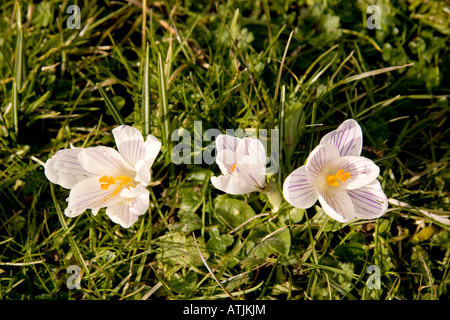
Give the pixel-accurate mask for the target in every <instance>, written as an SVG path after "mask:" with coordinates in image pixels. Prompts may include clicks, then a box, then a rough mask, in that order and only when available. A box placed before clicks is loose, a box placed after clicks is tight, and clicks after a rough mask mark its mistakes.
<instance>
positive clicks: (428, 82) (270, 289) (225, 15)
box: [0, 0, 450, 300]
mask: <svg viewBox="0 0 450 320" xmlns="http://www.w3.org/2000/svg"><path fill="white" fill-rule="evenodd" d="M71 4H77V5H79V6H80V7H81V9H82V10H81V19H80V22H81V29H79V30H78V29H69V28H68V27H67V19H68V18H69V16H70V14H68V13H66V8H67V6H68V5H71ZM370 4H373V3H372V2H365V1H360V2H358V3H357V4H354V3H352V2H347V1H332V0H329V1H317V2H313V1H290V0H286V1H282V0H279V1H267V0H262V1H239V0H229V1H224V2H220V3H218V4H216V3H215V2H213V1H167V2H162V1H160V2H153V1H147V8H146V9H145V10H144V8H143V7H142V3H141V2H137V1H116V2H111V1H105V2H103V1H74V2H73V3H72V2H70V1H52V0H49V1H42V2H39V3H38V4H35V3H33V2H31V1H22V2H16V1H12V0H3V1H1V3H0V7H1V10H0V12H1V13H0V49H1V50H0V98H1V100H0V116H1V117H0V148H1V151H0V152H1V155H0V299H5V300H9V299H151V300H156V299H176V300H182V299H247V300H255V299H280V300H286V299H294V300H298V299H300V300H308V299H410V300H421V299H446V298H447V299H448V297H449V289H450V287H449V284H450V279H449V264H450V221H449V218H448V216H449V215H450V201H449V189H448V186H449V185H450V183H449V180H450V171H449V162H450V148H449V137H450V134H449V133H450V132H449V126H448V121H449V120H448V117H449V115H450V107H449V103H448V98H449V95H450V90H449V87H448V83H449V78H448V75H449V72H450V70H449V66H450V63H449V62H450V61H449V48H450V46H449V35H450V28H449V21H450V19H449V13H448V12H449V6H448V4H446V3H445V2H444V1H429V2H422V1H393V2H392V3H388V2H387V1H378V5H380V7H381V8H382V16H381V27H382V29H380V30H369V29H367V28H366V25H365V21H366V19H367V17H368V15H367V13H366V8H367V6H368V5H370ZM395 66H399V67H401V68H398V69H395V70H394V69H386V68H390V67H395ZM348 118H354V119H356V120H357V121H358V122H359V123H360V124H361V127H362V129H363V133H364V150H363V155H364V156H366V157H368V158H371V159H373V160H374V161H375V162H376V164H377V165H378V166H380V169H381V171H380V177H379V180H380V181H381V183H382V186H383V189H384V191H385V193H386V195H387V196H388V198H390V199H393V200H391V204H390V207H389V209H388V212H387V213H386V215H384V216H383V217H381V218H379V219H377V220H375V221H363V220H358V221H354V222H352V223H347V224H341V223H337V222H334V221H333V220H331V219H327V218H326V215H324V214H323V212H322V210H321V209H320V207H319V206H314V207H312V208H310V209H307V210H296V209H293V208H292V207H290V206H288V204H287V203H283V204H282V206H281V208H280V210H279V211H278V212H276V213H272V212H271V204H270V203H269V202H268V201H267V196H265V195H262V194H256V193H253V194H250V195H248V196H229V195H224V194H223V193H222V192H220V191H218V190H216V189H214V188H213V187H212V185H211V184H210V183H209V178H210V177H211V176H212V175H217V174H218V173H219V169H218V167H217V166H216V165H215V164H212V165H207V164H204V163H203V164H191V165H189V164H181V165H175V164H174V163H172V161H171V150H172V148H173V146H174V144H176V143H177V142H173V141H171V134H172V132H173V131H174V130H175V129H178V128H184V129H186V130H188V131H189V132H190V134H191V136H192V137H193V136H194V121H202V129H203V131H206V130H207V129H210V128H217V129H219V130H221V131H222V132H225V130H226V129H238V128H239V129H256V130H258V129H268V130H269V129H280V130H281V135H280V137H281V146H282V149H281V155H280V156H281V157H280V159H281V161H280V171H279V172H278V173H277V174H276V175H274V176H271V177H270V179H271V180H272V181H274V182H276V183H278V184H280V182H281V183H282V182H283V181H284V179H285V178H286V177H287V175H288V174H289V173H290V172H292V170H294V169H295V168H297V167H299V166H300V165H301V164H303V163H304V161H305V160H306V157H307V156H308V154H309V152H310V151H311V150H312V149H313V148H314V146H315V145H316V144H317V143H318V142H319V140H320V138H321V137H322V136H323V135H324V134H325V133H327V132H329V131H330V130H332V129H334V128H336V127H337V126H338V125H339V124H340V123H341V122H342V121H344V120H345V119H348ZM121 123H126V124H129V125H134V126H135V127H137V128H139V129H140V130H141V131H142V132H143V133H151V134H154V135H155V136H157V137H158V138H159V139H160V140H161V141H162V143H163V146H162V150H161V153H160V155H159V156H158V158H157V160H156V162H155V164H154V166H153V167H152V187H151V188H150V193H151V205H150V208H149V211H148V212H147V213H146V214H145V215H143V216H141V217H140V218H139V220H138V221H137V222H136V224H135V225H133V226H132V227H131V228H129V229H124V228H121V227H120V226H119V225H116V224H114V223H112V222H111V221H110V220H109V219H108V218H107V216H106V215H105V214H104V210H101V211H100V213H99V214H98V215H97V216H93V215H92V214H91V213H90V211H89V212H85V213H84V214H82V215H80V216H79V217H77V218H73V219H71V218H68V217H66V216H64V214H63V213H62V212H63V210H64V209H65V207H66V205H67V203H66V201H65V199H66V198H67V196H68V190H66V189H63V188H61V187H59V186H56V185H53V186H52V185H50V183H49V181H48V180H47V179H46V177H45V175H44V171H43V167H42V164H43V163H44V162H45V161H46V160H47V159H48V158H49V157H50V156H51V155H52V154H53V153H54V152H56V151H57V150H60V149H63V148H68V147H69V146H70V144H73V145H74V146H77V147H90V146H96V145H105V146H111V147H113V146H114V140H113V138H112V135H111V130H112V129H113V128H114V127H115V126H117V125H118V124H121ZM201 134H203V132H202V133H201ZM269 138H270V137H269ZM210 143H211V141H203V145H202V147H203V148H206V147H207V146H208V145H209V144H210ZM268 145H269V146H270V144H268ZM192 147H193V148H192V150H193V153H194V154H193V155H192V158H194V156H195V152H198V151H199V150H197V149H196V148H194V145H192ZM235 210H237V211H238V212H239V213H241V214H240V215H239V216H236V215H234V214H233V212H236V211H235ZM433 215H436V216H433ZM430 226H433V227H430ZM70 265H77V266H79V267H80V269H81V272H82V274H81V275H82V280H81V289H74V290H70V289H68V287H67V285H66V281H67V279H68V277H69V276H70V275H69V274H67V273H66V270H67V268H68V267H69V266H70ZM371 265H376V266H378V267H379V268H380V272H381V288H380V289H369V288H368V287H367V285H366V283H367V281H368V279H369V277H370V274H369V273H367V269H368V268H369V266H371Z"/></svg>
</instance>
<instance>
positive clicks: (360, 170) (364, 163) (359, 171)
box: [329, 156, 380, 190]
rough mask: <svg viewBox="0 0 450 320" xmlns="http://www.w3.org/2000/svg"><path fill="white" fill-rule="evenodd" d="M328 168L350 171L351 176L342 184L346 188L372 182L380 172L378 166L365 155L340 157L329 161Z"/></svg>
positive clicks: (354, 187) (350, 188)
mask: <svg viewBox="0 0 450 320" xmlns="http://www.w3.org/2000/svg"><path fill="white" fill-rule="evenodd" d="M329 168H333V169H332V170H333V171H335V172H337V171H338V170H339V169H342V170H344V172H348V173H350V176H351V178H349V179H347V181H346V182H345V183H344V184H343V187H344V188H345V189H347V190H352V189H357V188H360V187H363V186H365V185H368V184H369V183H371V182H373V181H374V180H375V179H376V178H377V177H378V174H379V173H380V168H379V167H378V166H377V165H376V164H375V163H374V162H373V161H372V160H370V159H367V158H365V157H359V156H358V157H352V156H348V157H342V158H338V159H336V160H334V161H333V162H331V163H330V165H329Z"/></svg>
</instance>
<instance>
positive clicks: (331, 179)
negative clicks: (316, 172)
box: [325, 169, 351, 187]
mask: <svg viewBox="0 0 450 320" xmlns="http://www.w3.org/2000/svg"><path fill="white" fill-rule="evenodd" d="M350 178H351V176H350V173H348V172H344V170H343V169H339V170H338V172H337V173H336V174H335V175H328V176H327V177H326V178H325V180H326V181H327V183H328V185H330V186H332V187H338V186H339V181H340V182H342V183H344V182H345V181H347V179H350Z"/></svg>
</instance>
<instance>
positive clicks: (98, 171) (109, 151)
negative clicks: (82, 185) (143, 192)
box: [78, 146, 136, 178]
mask: <svg viewBox="0 0 450 320" xmlns="http://www.w3.org/2000/svg"><path fill="white" fill-rule="evenodd" d="M78 160H79V161H80V164H81V165H82V166H83V168H84V169H86V170H87V171H89V172H92V173H93V174H95V175H98V176H104V175H106V176H112V177H115V176H122V175H127V176H129V177H130V178H134V176H135V175H136V173H135V171H134V169H133V168H132V167H131V166H130V165H129V164H128V163H127V162H126V161H125V160H124V159H123V158H122V156H121V155H120V154H119V152H117V150H115V149H113V148H108V147H103V146H99V147H93V148H86V149H83V150H82V151H81V152H80V153H79V155H78Z"/></svg>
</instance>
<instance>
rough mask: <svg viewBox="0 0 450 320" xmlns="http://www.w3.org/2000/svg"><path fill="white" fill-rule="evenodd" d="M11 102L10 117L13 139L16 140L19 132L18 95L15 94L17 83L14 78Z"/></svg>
mask: <svg viewBox="0 0 450 320" xmlns="http://www.w3.org/2000/svg"><path fill="white" fill-rule="evenodd" d="M11 104H12V111H13V113H12V117H13V121H12V122H13V133H14V140H17V136H18V134H19V97H18V94H17V83H16V81H15V80H14V81H13V85H12V90H11Z"/></svg>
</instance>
